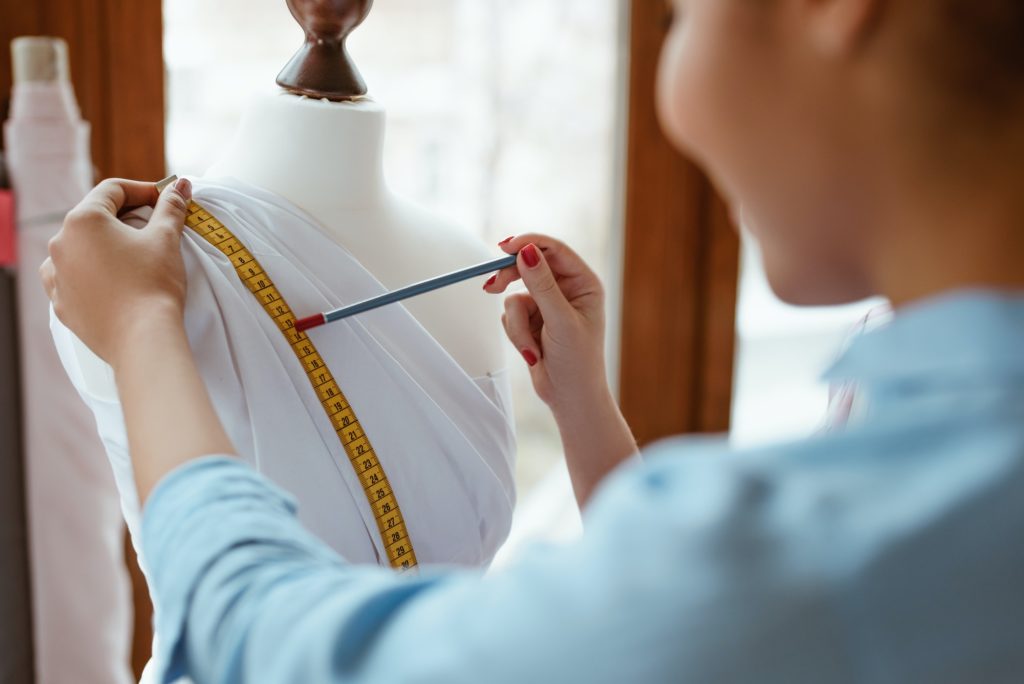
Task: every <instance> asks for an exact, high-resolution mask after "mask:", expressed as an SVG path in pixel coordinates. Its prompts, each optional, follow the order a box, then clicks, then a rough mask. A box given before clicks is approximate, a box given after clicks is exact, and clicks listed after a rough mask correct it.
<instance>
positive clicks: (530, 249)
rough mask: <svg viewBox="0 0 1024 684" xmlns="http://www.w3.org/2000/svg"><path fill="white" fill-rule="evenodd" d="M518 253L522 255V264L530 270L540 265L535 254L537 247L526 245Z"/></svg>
mask: <svg viewBox="0 0 1024 684" xmlns="http://www.w3.org/2000/svg"><path fill="white" fill-rule="evenodd" d="M519 253H520V254H522V255H523V262H524V263H525V264H526V265H527V266H528V267H530V268H536V267H537V264H539V263H540V254H538V253H537V246H536V245H534V244H529V245H526V246H525V247H523V249H522V251H521V252H519Z"/></svg>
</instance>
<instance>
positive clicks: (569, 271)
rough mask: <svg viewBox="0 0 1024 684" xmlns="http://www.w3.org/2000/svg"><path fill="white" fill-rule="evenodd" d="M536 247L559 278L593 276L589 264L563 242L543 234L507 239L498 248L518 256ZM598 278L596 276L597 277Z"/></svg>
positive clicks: (527, 234)
mask: <svg viewBox="0 0 1024 684" xmlns="http://www.w3.org/2000/svg"><path fill="white" fill-rule="evenodd" d="M530 244H533V245H536V246H537V247H538V248H540V251H541V252H543V254H544V258H545V259H546V260H547V262H548V265H549V267H550V268H551V270H552V271H553V272H554V273H555V274H556V275H557V276H558V277H559V278H562V277H568V278H571V277H575V276H591V275H594V273H593V271H592V270H591V269H590V267H589V266H587V262H586V261H584V260H583V258H582V257H580V255H579V254H577V253H576V252H575V251H573V249H572V248H571V247H569V246H568V245H566V244H565V243H564V242H562V241H561V240H556V239H555V238H553V237H551V236H549V235H543V234H541V233H526V234H524V235H516V236H513V237H510V238H506V239H505V240H502V241H501V242H499V243H498V246H499V247H500V248H501V249H502V251H504V252H505V253H506V254H518V253H519V252H520V251H522V249H523V248H524V247H526V246H527V245H530ZM595 277H596V276H595Z"/></svg>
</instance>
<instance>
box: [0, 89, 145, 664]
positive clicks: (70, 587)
mask: <svg viewBox="0 0 1024 684" xmlns="http://www.w3.org/2000/svg"><path fill="white" fill-rule="evenodd" d="M5 134H6V138H5V139H6V141H7V161H8V165H9V169H10V175H11V181H12V184H13V186H14V190H15V197H16V204H17V211H18V224H19V231H18V267H17V277H18V314H19V333H20V335H19V336H20V345H21V369H22V384H23V388H24V391H23V403H24V407H23V408H24V411H23V415H24V435H25V450H26V454H25V470H26V502H27V509H28V510H27V515H28V527H29V554H30V555H29V557H30V561H31V582H32V599H33V616H34V630H33V631H34V635H35V639H34V641H35V662H36V676H37V680H38V681H39V682H40V684H49V683H60V684H62V683H63V682H111V683H113V684H118V683H121V682H129V681H131V680H132V676H131V671H130V665H129V663H130V661H129V649H130V646H131V620H132V609H131V589H130V580H129V577H128V573H127V570H126V568H125V564H124V553H123V535H124V531H123V530H124V525H123V523H122V522H121V519H120V515H119V512H118V504H117V502H118V497H117V491H116V490H115V488H114V482H113V478H111V476H110V468H109V467H108V466H107V464H106V461H105V459H104V457H103V446H102V445H101V444H100V441H99V440H98V439H97V438H96V430H95V427H94V423H93V418H92V415H91V414H90V412H89V410H88V409H87V408H86V407H85V405H83V404H82V402H81V400H80V399H79V398H78V396H77V395H76V393H75V390H74V388H73V387H72V386H71V384H70V383H69V382H68V378H67V375H66V374H65V373H64V372H63V371H62V369H61V367H60V362H59V360H58V358H57V354H56V352H55V350H54V347H53V344H52V341H51V338H50V331H49V318H48V313H47V312H48V302H47V299H46V294H45V293H44V292H43V288H42V286H41V285H40V282H39V272H38V269H39V265H40V264H41V263H42V262H43V260H44V259H45V258H46V256H47V242H48V241H49V239H50V238H51V237H53V236H54V235H55V234H56V233H57V231H58V230H59V229H60V226H61V222H62V221H63V215H64V213H65V212H67V210H68V209H70V208H71V207H73V206H74V205H75V204H77V203H78V201H79V200H81V199H82V197H83V196H84V195H85V193H86V192H87V191H88V190H89V188H90V187H91V185H92V164H91V162H90V157H89V126H88V124H86V123H85V122H83V121H81V119H80V117H79V113H78V108H77V106H76V105H75V101H74V95H73V93H72V92H71V87H70V86H69V85H68V84H67V83H44V82H28V83H22V84H19V85H16V86H15V88H14V96H13V100H12V110H11V119H10V120H9V121H8V122H7V124H6V126H5Z"/></svg>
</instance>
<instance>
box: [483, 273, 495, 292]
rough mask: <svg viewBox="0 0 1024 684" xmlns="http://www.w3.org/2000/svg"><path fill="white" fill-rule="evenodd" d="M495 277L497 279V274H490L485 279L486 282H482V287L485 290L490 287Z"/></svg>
mask: <svg viewBox="0 0 1024 684" xmlns="http://www.w3.org/2000/svg"><path fill="white" fill-rule="evenodd" d="M497 279H498V276H497V275H492V276H491V277H490V278H488V279H487V282H486V283H484V289H485V290H486V289H487V288H489V287H490V286H491V285H493V284H494V282H495V281H496V280H497Z"/></svg>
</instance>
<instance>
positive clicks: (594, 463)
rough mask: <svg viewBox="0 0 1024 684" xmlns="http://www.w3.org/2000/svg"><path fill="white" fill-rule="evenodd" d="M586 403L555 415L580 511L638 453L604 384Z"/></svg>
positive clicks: (557, 411)
mask: <svg viewBox="0 0 1024 684" xmlns="http://www.w3.org/2000/svg"><path fill="white" fill-rule="evenodd" d="M585 399H586V401H580V402H573V403H571V404H569V405H567V406H565V407H559V408H557V409H555V411H554V414H555V420H556V422H557V423H558V429H559V433H560V434H561V437H562V447H563V449H564V450H565V461H566V465H567V466H568V468H569V476H570V478H571V479H572V486H573V491H574V492H575V494H576V501H577V503H578V504H579V506H580V508H581V509H583V508H584V507H585V506H586V505H587V502H588V501H589V500H590V497H591V495H592V494H593V493H594V490H595V489H597V487H598V485H599V484H600V483H601V481H602V480H604V478H605V476H606V475H608V473H610V472H611V471H612V470H614V469H615V468H616V467H617V466H618V465H619V464H620V463H622V462H623V461H624V460H626V459H627V458H629V457H630V456H632V455H634V454H636V453H637V451H638V448H637V444H636V439H635V438H634V437H633V433H632V432H631V431H630V429H629V425H628V424H627V423H626V419H625V418H624V417H623V416H622V412H621V411H620V410H619V407H618V404H617V403H616V401H615V398H614V397H613V396H612V393H611V390H610V389H609V388H608V385H607V383H600V385H599V388H597V389H595V391H594V392H591V393H587V396H586V397H585Z"/></svg>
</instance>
